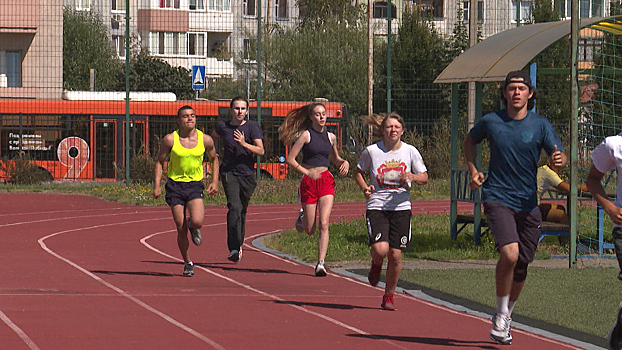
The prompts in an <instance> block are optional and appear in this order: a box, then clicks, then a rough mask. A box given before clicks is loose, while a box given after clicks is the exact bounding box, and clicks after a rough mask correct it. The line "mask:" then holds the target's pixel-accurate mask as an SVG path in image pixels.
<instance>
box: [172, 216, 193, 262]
mask: <svg viewBox="0 0 622 350" xmlns="http://www.w3.org/2000/svg"><path fill="white" fill-rule="evenodd" d="M185 209H186V208H185V207H184V206H183V205H174V206H172V207H171V212H172V213H173V220H174V221H175V226H176V228H177V246H178V247H179V252H180V253H181V257H182V258H183V259H184V262H186V263H188V262H190V261H191V260H190V254H189V253H188V247H189V246H190V243H189V242H188V225H187V223H186V210H185Z"/></svg>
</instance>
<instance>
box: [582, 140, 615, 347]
mask: <svg viewBox="0 0 622 350" xmlns="http://www.w3.org/2000/svg"><path fill="white" fill-rule="evenodd" d="M592 161H593V162H592V168H591V169H590V173H589V174H588V177H587V181H586V184H587V188H588V189H589V190H590V192H591V193H592V196H593V197H594V199H595V200H596V202H598V204H599V205H600V206H601V207H602V208H603V210H604V211H605V213H607V215H609V217H610V218H611V221H612V222H613V226H614V227H613V240H614V245H615V251H616V257H617V258H618V264H619V266H620V269H621V271H620V273H619V274H618V279H620V280H622V197H621V196H622V176H620V174H622V172H621V171H622V134H619V135H616V136H609V137H607V138H605V140H604V141H603V142H602V143H601V144H600V145H598V146H596V148H595V149H594V150H593V151H592ZM614 168H615V169H616V171H617V172H618V184H617V188H616V200H615V203H614V202H611V201H610V200H609V197H608V196H607V193H606V192H605V189H604V187H603V185H602V183H601V180H602V178H603V176H604V175H605V173H607V172H608V171H610V170H611V169H614ZM609 346H610V347H611V349H622V304H620V308H618V316H617V320H616V324H615V325H614V326H613V328H612V329H611V332H610V334H609Z"/></svg>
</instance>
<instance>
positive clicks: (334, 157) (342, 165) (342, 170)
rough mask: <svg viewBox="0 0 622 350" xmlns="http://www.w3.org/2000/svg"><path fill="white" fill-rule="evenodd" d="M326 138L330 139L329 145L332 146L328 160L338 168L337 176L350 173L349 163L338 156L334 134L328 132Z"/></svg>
mask: <svg viewBox="0 0 622 350" xmlns="http://www.w3.org/2000/svg"><path fill="white" fill-rule="evenodd" d="M328 137H329V139H330V143H331V144H332V145H333V149H332V150H331V154H330V160H331V161H332V162H333V164H335V166H338V167H339V174H341V175H346V174H347V173H348V171H350V163H349V162H348V161H347V160H345V159H343V158H341V156H339V151H338V150H337V136H335V134H333V133H331V132H329V133H328Z"/></svg>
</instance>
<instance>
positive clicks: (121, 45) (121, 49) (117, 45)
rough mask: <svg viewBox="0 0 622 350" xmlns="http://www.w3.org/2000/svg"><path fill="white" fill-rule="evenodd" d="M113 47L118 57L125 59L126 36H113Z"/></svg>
mask: <svg viewBox="0 0 622 350" xmlns="http://www.w3.org/2000/svg"><path fill="white" fill-rule="evenodd" d="M112 47H113V48H114V51H115V52H116V53H117V56H119V57H120V58H125V36H123V35H113V36H112Z"/></svg>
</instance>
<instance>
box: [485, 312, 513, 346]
mask: <svg viewBox="0 0 622 350" xmlns="http://www.w3.org/2000/svg"><path fill="white" fill-rule="evenodd" d="M510 323H512V319H511V318H510V317H509V316H503V315H499V314H495V315H494V316H493V317H492V329H491V330H490V339H492V340H494V341H496V342H497V343H499V344H503V345H509V344H512V334H510Z"/></svg>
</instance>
